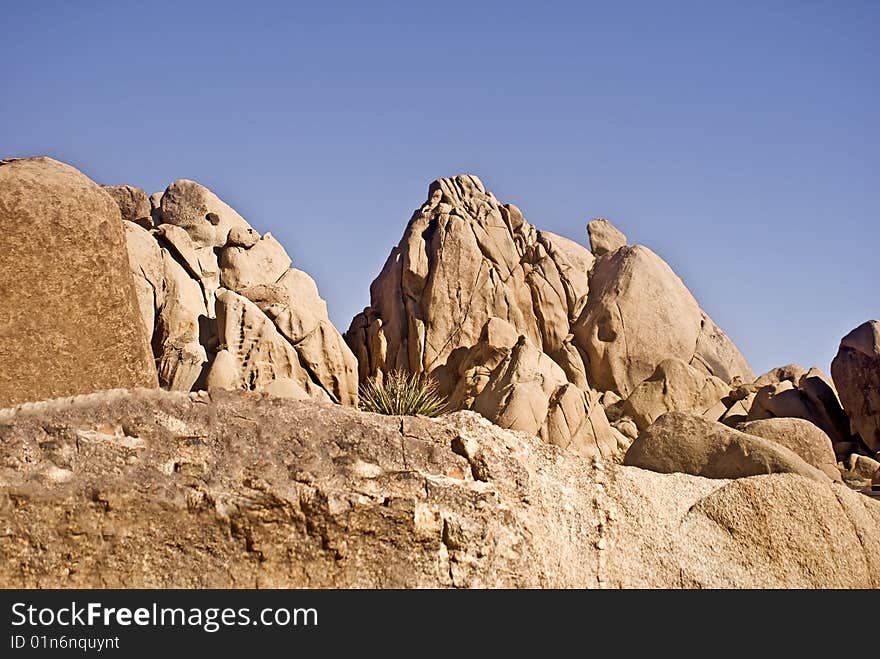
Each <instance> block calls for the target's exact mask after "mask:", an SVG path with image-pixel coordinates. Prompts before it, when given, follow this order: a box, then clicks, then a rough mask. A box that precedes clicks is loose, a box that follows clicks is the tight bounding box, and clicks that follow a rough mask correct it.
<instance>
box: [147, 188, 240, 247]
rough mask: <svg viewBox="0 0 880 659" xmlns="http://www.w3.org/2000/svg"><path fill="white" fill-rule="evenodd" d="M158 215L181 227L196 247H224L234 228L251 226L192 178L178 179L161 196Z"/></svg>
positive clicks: (165, 221)
mask: <svg viewBox="0 0 880 659" xmlns="http://www.w3.org/2000/svg"><path fill="white" fill-rule="evenodd" d="M160 212H161V217H162V221H163V222H164V223H166V224H174V225H176V226H179V227H181V228H183V229H186V232H187V233H188V234H189V235H190V238H192V241H193V243H195V244H196V245H197V246H198V247H223V245H225V244H226V239H227V237H228V236H229V232H230V231H231V230H232V228H233V227H241V228H243V229H245V230H247V229H250V225H249V224H248V223H247V222H246V221H245V220H244V218H242V217H241V215H239V214H238V213H236V212H235V211H234V210H233V209H232V208H231V207H229V206H228V205H227V204H226V203H225V202H223V201H222V200H221V199H220V198H219V197H218V196H217V195H215V194H214V193H213V192H211V191H210V190H208V189H207V188H205V187H203V186H201V185H199V184H198V183H196V182H195V181H188V180H186V179H180V180H177V181H174V182H173V183H172V184H171V185H169V186H168V188H167V189H166V190H165V193H164V194H163V195H162V198H161V208H160Z"/></svg>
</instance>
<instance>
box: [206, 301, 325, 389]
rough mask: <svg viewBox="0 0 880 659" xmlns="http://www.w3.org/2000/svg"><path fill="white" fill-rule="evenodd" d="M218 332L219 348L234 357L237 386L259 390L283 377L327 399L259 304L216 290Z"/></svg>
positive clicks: (294, 350)
mask: <svg viewBox="0 0 880 659" xmlns="http://www.w3.org/2000/svg"><path fill="white" fill-rule="evenodd" d="M217 333H218V338H219V342H220V347H221V349H226V350H228V351H229V353H231V355H232V356H233V357H234V358H235V362H236V366H237V372H238V374H239V376H240V381H239V382H238V383H237V385H236V388H241V389H257V390H261V389H265V388H266V387H268V386H269V385H270V384H271V383H272V382H273V381H275V380H277V379H280V378H286V379H290V380H293V381H294V382H295V383H296V384H298V385H299V386H300V387H301V388H302V389H303V390H304V391H305V392H306V393H307V394H308V395H309V396H310V397H312V398H317V399H319V400H330V397H329V396H328V394H327V392H326V391H324V389H322V388H321V387H320V385H319V384H317V383H315V382H313V381H312V380H311V378H310V377H309V374H308V372H307V371H306V370H305V369H304V368H303V366H302V365H301V364H300V358H299V355H298V354H297V351H296V349H295V348H294V347H293V346H292V345H291V344H290V343H289V342H288V341H287V340H286V339H285V338H284V337H283V336H282V335H281V334H280V333H279V332H278V330H277V329H276V328H275V325H274V324H273V323H272V321H271V320H269V318H268V317H267V316H266V315H265V314H264V313H263V312H262V311H260V309H259V307H257V305H255V304H254V303H253V302H251V301H250V300H248V299H247V298H245V297H243V296H241V295H238V294H237V293H234V292H232V291H230V290H227V289H225V288H221V289H220V290H219V291H218V292H217Z"/></svg>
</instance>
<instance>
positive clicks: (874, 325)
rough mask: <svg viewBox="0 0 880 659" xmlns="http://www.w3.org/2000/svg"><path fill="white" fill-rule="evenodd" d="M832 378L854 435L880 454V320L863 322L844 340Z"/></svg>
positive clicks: (841, 342)
mask: <svg viewBox="0 0 880 659" xmlns="http://www.w3.org/2000/svg"><path fill="white" fill-rule="evenodd" d="M831 376H832V377H833V378H834V384H835V385H836V386H837V390H838V391H839V392H840V400H841V402H842V403H843V408H844V410H846V413H847V415H848V416H849V420H850V424H851V427H852V431H853V433H855V434H857V435H858V436H859V437H861V439H862V441H863V442H864V443H865V444H866V445H867V446H868V447H870V448H871V449H872V450H874V451H880V321H878V320H871V321H868V322H866V323H863V324H861V325H859V326H858V327H857V328H856V329H854V330H853V331H852V332H850V333H849V334H847V335H846V336H845V337H843V339H842V340H841V341H840V348H839V349H838V351H837V355H836V356H835V357H834V361H832V362H831Z"/></svg>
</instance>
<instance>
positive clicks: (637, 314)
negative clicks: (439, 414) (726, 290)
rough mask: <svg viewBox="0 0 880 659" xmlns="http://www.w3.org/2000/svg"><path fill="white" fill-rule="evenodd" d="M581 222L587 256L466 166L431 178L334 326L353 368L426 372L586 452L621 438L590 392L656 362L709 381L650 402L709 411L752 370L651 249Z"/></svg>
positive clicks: (378, 374) (503, 417)
mask: <svg viewBox="0 0 880 659" xmlns="http://www.w3.org/2000/svg"><path fill="white" fill-rule="evenodd" d="M588 233H589V237H590V243H591V245H592V248H593V253H592V254H591V253H590V252H589V251H588V250H587V249H586V248H584V247H582V246H581V245H579V244H577V243H575V242H574V241H572V240H569V239H567V238H563V237H561V236H557V235H555V234H551V233H548V232H545V231H540V230H538V229H536V228H535V227H533V226H532V225H531V224H529V223H528V222H526V221H525V220H524V219H523V216H522V213H521V212H520V211H519V209H517V208H516V206H514V205H512V204H501V203H500V202H499V201H498V200H497V199H496V198H495V197H494V195H492V193H491V192H488V191H487V190H486V189H485V187H484V186H483V184H482V182H481V181H480V180H479V179H478V178H476V177H475V176H457V177H454V178H447V179H440V180H437V181H435V182H434V183H432V184H431V185H430V187H429V190H428V200H427V201H426V202H425V204H424V205H423V206H422V207H421V208H420V209H418V210H417V211H416V212H415V214H414V215H413V217H412V219H411V220H410V222H409V224H408V225H407V228H406V231H405V232H404V235H403V238H402V239H401V241H400V243H399V244H398V245H397V247H395V248H394V249H393V250H392V252H391V255H390V256H389V257H388V260H387V261H386V263H385V266H384V268H383V269H382V272H381V273H380V274H379V276H378V277H377V278H376V280H375V281H374V282H373V284H372V286H371V287H370V297H371V305H370V306H369V307H368V308H367V309H365V310H364V312H363V313H361V314H359V315H358V316H356V317H355V318H354V320H353V321H352V323H351V327H350V328H349V330H348V332H347V333H346V335H345V336H346V341H347V342H348V344H349V345H350V346H351V348H352V350H353V352H354V354H355V355H356V356H357V358H358V364H359V373H360V377H361V379H362V380H363V379H375V380H380V379H381V378H382V377H383V375H384V374H385V373H388V372H389V371H391V370H394V369H402V370H405V371H409V372H412V373H429V374H431V376H432V377H434V379H435V380H436V381H437V383H438V385H439V389H440V390H441V392H443V393H445V394H447V395H449V396H450V409H471V410H476V411H479V412H480V413H481V414H482V415H484V416H485V417H486V418H487V419H489V420H491V421H493V422H495V423H497V424H499V425H501V426H502V427H505V428H511V429H518V430H524V431H527V432H532V433H535V434H537V435H539V436H541V437H543V438H545V439H546V440H547V441H550V442H552V443H556V444H558V445H561V446H570V447H572V448H574V449H575V450H577V451H578V452H580V453H581V454H585V455H586V454H600V455H603V456H609V455H612V454H613V453H615V452H616V450H617V444H618V443H619V442H618V440H620V438H621V436H620V433H618V432H617V431H616V430H615V429H613V428H612V427H610V426H609V424H608V421H607V418H606V415H605V412H604V410H603V409H602V405H600V404H599V400H600V398H602V397H603V396H607V395H608V394H612V393H613V394H614V395H618V397H619V396H623V397H626V396H628V395H629V394H631V393H632V392H633V390H634V389H635V388H636V387H637V386H638V385H639V384H640V383H642V382H643V381H644V380H646V379H648V378H650V376H651V375H652V374H653V373H654V371H655V369H656V368H657V367H658V365H659V364H660V363H661V362H663V361H664V360H667V359H676V360H680V361H681V362H683V363H684V366H686V367H688V368H689V369H691V370H693V371H694V374H695V375H693V376H692V377H694V378H696V379H698V380H700V382H701V383H702V384H705V383H706V382H709V381H711V383H712V387H710V390H711V394H710V393H709V392H708V391H707V392H703V393H702V394H701V393H699V392H697V393H693V395H691V394H690V393H689V394H687V395H686V396H684V397H683V398H682V400H681V401H679V400H677V399H669V398H668V397H667V399H665V400H664V401H663V402H662V403H658V405H660V404H662V405H665V408H664V409H663V410H662V411H666V409H679V407H677V406H678V405H679V403H680V404H681V405H682V406H684V407H683V409H689V410H690V409H694V408H695V407H698V406H700V405H702V403H703V402H704V399H705V398H707V397H714V400H712V401H709V403H708V405H707V406H706V408H707V409H708V408H711V407H713V406H719V407H718V410H717V412H718V416H717V417H716V418H719V417H720V416H722V415H723V414H724V413H725V412H726V411H727V408H726V407H720V401H721V399H722V397H724V396H725V395H726V394H727V393H728V390H727V389H726V384H727V382H728V381H729V380H730V379H731V378H733V377H735V376H740V377H745V378H748V379H751V378H752V377H753V375H752V373H751V371H750V370H749V367H748V365H747V364H746V362H745V360H744V359H743V357H742V356H741V355H740V353H739V351H738V350H737V349H736V347H735V346H734V345H733V344H732V343H731V342H730V340H729V339H728V338H727V337H726V336H725V334H724V333H723V332H722V331H721V330H720V329H718V327H717V326H715V324H714V323H713V322H712V321H711V319H709V318H708V316H706V314H705V313H703V312H702V311H701V310H700V308H699V306H698V305H697V303H696V301H695V300H694V298H693V296H692V295H691V294H690V293H689V292H688V290H687V289H686V288H685V287H684V284H682V283H681V281H680V280H679V279H678V277H676V276H675V274H674V273H673V272H672V270H671V269H670V268H669V266H668V265H666V264H665V263H664V262H663V261H662V260H661V259H660V258H659V257H658V256H656V255H655V254H654V253H653V252H651V251H650V250H648V249H647V248H644V247H640V246H636V247H629V246H627V245H626V237H625V236H624V235H623V234H622V233H621V232H620V231H619V230H617V229H616V228H615V227H614V226H613V225H611V223H610V222H608V221H607V220H605V219H596V220H593V221H592V222H591V223H590V225H589V227H588ZM710 377H711V378H712V379H711V380H707V378H710ZM649 386H650V385H649V384H648V385H646V387H649ZM694 386H697V385H694ZM700 386H702V385H700ZM698 388H700V387H698ZM715 389H718V392H717V393H718V395H717V396H716V392H715ZM684 398H687V400H684ZM652 409H653V411H654V413H655V416H656V415H657V414H659V413H660V411H659V408H657V405H655V406H654V408H652ZM640 419H641V417H640ZM642 421H643V425H646V423H647V421H644V420H643V419H642Z"/></svg>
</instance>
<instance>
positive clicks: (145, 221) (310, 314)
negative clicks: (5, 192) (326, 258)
mask: <svg viewBox="0 0 880 659" xmlns="http://www.w3.org/2000/svg"><path fill="white" fill-rule="evenodd" d="M107 190H108V192H111V193H112V194H113V196H114V198H115V199H117V201H118V203H119V204H120V207H121V209H122V212H123V217H125V219H127V220H130V221H129V222H126V226H125V231H126V237H127V243H128V253H129V260H130V264H131V272H132V275H133V276H134V280H135V287H136V289H137V293H138V301H139V306H140V310H141V315H142V317H143V324H144V326H145V327H146V330H147V332H148V333H149V335H150V336H151V337H152V346H153V351H154V353H155V356H156V364H157V369H158V374H159V382H160V384H161V386H162V387H164V388H166V389H172V390H178V391H189V390H191V389H202V388H205V387H209V388H224V389H248V390H254V389H256V390H267V391H271V392H272V393H275V394H276V395H281V396H288V397H292V398H309V397H311V398H317V399H321V400H332V401H334V402H339V403H343V404H346V405H354V404H356V402H357V388H358V382H357V362H356V360H355V358H354V355H352V353H351V351H350V350H349V349H348V346H346V345H345V342H344V341H343V340H342V337H341V336H340V334H339V332H338V331H337V330H336V328H335V327H334V326H333V325H332V323H331V322H330V320H329V318H328V315H327V305H326V303H325V302H324V300H322V299H321V297H320V296H319V295H318V289H317V286H315V282H314V281H313V280H312V279H311V277H309V276H308V275H307V274H306V273H304V272H302V271H301V270H297V269H295V268H291V259H290V257H289V256H288V255H287V252H286V251H285V250H284V248H283V247H282V246H281V244H280V243H278V241H277V240H275V238H274V237H272V235H271V234H269V233H267V234H264V235H262V236H261V235H260V234H258V233H257V232H256V231H255V230H254V229H253V228H252V227H251V226H250V225H249V224H248V223H247V222H246V221H245V220H244V218H242V217H241V216H240V215H239V214H238V213H236V212H235V211H234V210H233V209H232V208H230V207H229V206H228V205H226V204H225V203H224V202H223V201H222V200H221V199H220V198H219V197H217V196H216V195H215V194H214V193H212V192H211V191H210V190H208V189H206V188H204V187H202V186H201V185H199V184H198V183H195V182H193V181H187V180H179V181H175V182H173V183H172V184H171V185H169V186H168V188H167V190H165V192H164V194H161V195H159V194H157V195H153V196H152V197H150V198H149V199H148V198H147V196H146V194H145V193H144V192H143V191H141V190H139V189H137V188H132V187H130V186H117V187H115V188H107Z"/></svg>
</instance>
